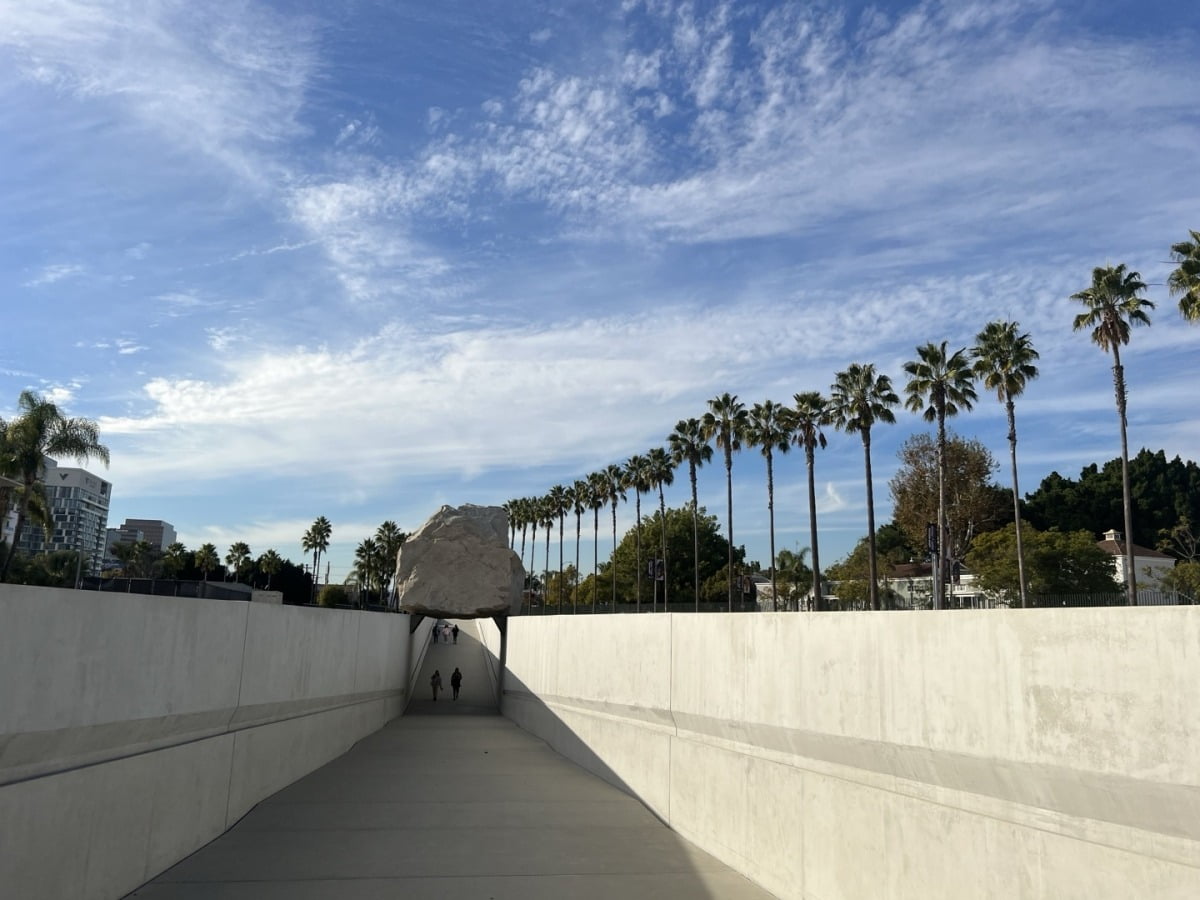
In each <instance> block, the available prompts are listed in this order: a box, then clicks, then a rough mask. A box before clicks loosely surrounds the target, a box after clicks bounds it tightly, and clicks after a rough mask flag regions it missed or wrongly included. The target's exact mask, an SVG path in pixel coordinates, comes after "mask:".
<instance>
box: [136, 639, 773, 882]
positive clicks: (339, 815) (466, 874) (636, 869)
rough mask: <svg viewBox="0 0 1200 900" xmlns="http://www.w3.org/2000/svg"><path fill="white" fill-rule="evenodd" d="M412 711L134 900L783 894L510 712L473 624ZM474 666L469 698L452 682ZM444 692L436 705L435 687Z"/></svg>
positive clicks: (436, 656)
mask: <svg viewBox="0 0 1200 900" xmlns="http://www.w3.org/2000/svg"><path fill="white" fill-rule="evenodd" d="M458 624H459V626H460V628H461V629H462V630H461V632H460V634H459V638H458V644H451V645H446V644H442V643H439V644H436V645H431V646H430V647H429V648H428V652H427V654H426V656H425V661H424V664H423V666H422V670H421V674H420V676H419V678H418V681H417V686H416V688H415V689H414V692H413V693H414V698H413V700H412V702H411V703H410V705H409V707H408V711H407V713H406V714H405V715H404V716H402V717H401V718H399V719H396V720H395V721H393V722H391V723H390V724H389V725H387V726H386V727H385V728H383V729H382V730H381V731H379V732H377V733H376V734H373V735H371V736H370V737H368V738H366V739H364V740H362V741H360V742H359V743H358V744H357V745H355V747H354V748H353V749H352V750H350V752H349V753H346V754H345V755H344V756H341V757H339V758H338V759H336V760H334V761H333V762H331V763H330V764H329V765H327V766H324V767H323V768H321V769H318V770H317V771H316V772H313V773H312V774H311V775H309V776H307V777H306V778H303V779H301V780H300V781H298V782H296V783H295V784H293V785H291V786H290V787H288V788H285V789H284V790H282V791H280V792H279V793H278V794H275V795H274V796H273V797H271V798H269V799H268V800H265V801H264V802H262V803H260V804H259V805H258V806H257V807H255V808H254V809H253V810H251V811H250V813H248V814H247V815H246V816H245V817H244V818H243V819H242V820H241V821H240V822H239V823H238V824H237V825H235V826H234V827H233V828H232V829H230V830H229V831H228V832H226V833H225V834H224V835H222V836H221V837H220V838H218V839H217V840H215V841H213V842H212V843H211V844H209V845H208V846H206V847H203V848H202V849H200V850H198V851H197V852H196V853H194V854H192V855H191V856H190V857H188V858H187V859H185V860H183V861H182V862H180V863H179V864H178V865H176V866H174V867H173V868H171V869H169V870H167V871H166V872H164V873H163V874H162V875H160V876H159V877H158V878H157V879H155V880H154V881H152V882H150V883H149V884H146V885H144V886H143V887H141V888H139V889H138V890H136V891H134V892H133V894H131V895H130V896H131V897H139V898H148V900H185V898H186V900H199V898H204V900H209V898H217V900H250V898H263V900H273V898H278V900H284V898H287V900H310V898H311V900H315V898H337V900H368V898H370V900H374V898H404V900H460V898H461V900H467V898H471V900H539V898H554V900H560V898H572V900H608V898H613V897H617V898H620V900H641V898H659V900H667V898H691V900H703V898H729V900H768V898H770V897H771V895H770V894H768V893H766V892H765V891H763V890H762V889H761V888H758V887H756V886H755V885H753V884H752V883H751V882H749V881H748V880H747V879H745V878H744V877H742V876H741V875H739V874H738V873H736V872H734V871H733V870H732V869H730V868H728V867H727V866H725V865H724V864H722V863H720V862H718V861H717V860H715V859H713V858H712V857H711V856H709V855H708V854H707V853H704V852H703V851H701V850H699V849H698V848H696V847H695V846H693V845H691V844H689V843H688V842H687V841H684V840H683V839H681V838H679V837H678V836H677V835H675V834H674V833H673V832H672V831H671V830H670V829H669V828H667V827H666V826H664V825H663V824H662V823H661V822H659V820H658V819H656V818H655V817H654V816H653V815H651V814H650V813H649V812H648V811H647V810H646V808H645V807H644V806H642V804H641V803H640V802H638V801H637V800H636V799H635V798H633V797H630V796H629V795H628V794H625V793H624V792H622V791H620V790H618V789H617V788H615V787H612V786H611V785H609V784H608V783H607V782H604V781H602V780H601V779H599V778H597V777H595V776H594V775H592V774H590V773H589V772H587V771H585V770H584V769H581V768H579V767H578V766H576V765H574V764H573V763H571V762H568V761H567V760H566V759H564V758H563V757H562V756H560V755H558V754H557V753H555V752H554V751H553V750H551V749H550V748H549V747H548V746H547V745H546V744H545V743H544V742H542V741H541V740H539V739H537V738H535V737H533V736H531V735H529V734H528V733H526V732H524V731H522V730H521V729H519V728H518V727H517V726H516V725H514V724H513V723H512V722H510V721H508V720H507V719H505V718H503V717H501V716H500V715H499V714H498V711H497V709H496V702H495V696H494V689H493V686H492V684H491V683H490V680H489V678H488V676H487V669H486V668H485V662H484V651H483V648H482V646H481V645H480V643H479V641H478V640H477V638H476V635H477V634H478V632H477V630H476V627H475V623H474V622H471V621H460V622H459V623H458ZM455 666H458V667H459V668H460V669H461V670H462V672H463V689H462V694H461V696H460V698H459V700H458V701H457V702H456V701H454V700H452V699H451V691H450V673H451V672H453V671H454V667H455ZM435 668H436V669H439V670H440V671H441V674H442V681H443V684H444V685H445V691H444V692H443V693H442V694H441V695H440V696H439V698H438V700H437V702H436V703H435V702H434V701H433V700H432V699H431V697H430V688H429V678H430V676H431V675H432V674H433V670H434V669H435Z"/></svg>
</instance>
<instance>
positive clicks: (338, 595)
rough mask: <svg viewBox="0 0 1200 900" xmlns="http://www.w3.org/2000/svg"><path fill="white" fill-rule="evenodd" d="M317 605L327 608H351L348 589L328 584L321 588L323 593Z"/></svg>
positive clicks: (318, 598)
mask: <svg viewBox="0 0 1200 900" xmlns="http://www.w3.org/2000/svg"><path fill="white" fill-rule="evenodd" d="M317 605H318V606H325V607H330V608H332V607H334V606H349V605H350V594H349V593H347V591H346V588H345V587H344V586H343V585H340V584H327V585H325V586H324V587H323V588H321V593H320V595H318V597H317Z"/></svg>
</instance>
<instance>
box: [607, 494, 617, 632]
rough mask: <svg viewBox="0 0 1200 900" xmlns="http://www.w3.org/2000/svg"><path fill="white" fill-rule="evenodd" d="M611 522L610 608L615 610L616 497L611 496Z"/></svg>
mask: <svg viewBox="0 0 1200 900" xmlns="http://www.w3.org/2000/svg"><path fill="white" fill-rule="evenodd" d="M612 522H613V552H612V557H611V561H610V562H609V567H610V568H611V570H612V572H611V575H612V577H611V578H609V581H611V582H612V610H610V611H611V612H616V611H617V498H616V497H613V505H612Z"/></svg>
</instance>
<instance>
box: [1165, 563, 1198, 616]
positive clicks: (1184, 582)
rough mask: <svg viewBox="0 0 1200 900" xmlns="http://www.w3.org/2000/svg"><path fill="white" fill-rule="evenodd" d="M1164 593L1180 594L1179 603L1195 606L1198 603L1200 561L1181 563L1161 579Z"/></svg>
mask: <svg viewBox="0 0 1200 900" xmlns="http://www.w3.org/2000/svg"><path fill="white" fill-rule="evenodd" d="M1161 583H1162V587H1163V590H1164V591H1174V592H1175V593H1178V594H1181V595H1182V597H1181V601H1184V602H1186V603H1188V604H1191V605H1195V604H1198V603H1200V561H1197V560H1194V559H1192V560H1188V561H1187V562H1181V563H1179V564H1178V565H1177V566H1175V568H1174V569H1172V570H1171V571H1170V572H1168V573H1167V574H1166V575H1165V576H1163V578H1162V582H1161Z"/></svg>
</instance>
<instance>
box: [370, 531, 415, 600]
mask: <svg viewBox="0 0 1200 900" xmlns="http://www.w3.org/2000/svg"><path fill="white" fill-rule="evenodd" d="M407 538H408V535H407V534H405V533H404V532H403V531H401V530H400V526H399V525H397V524H396V523H395V522H393V521H392V520H391V519H387V520H385V521H384V522H382V523H380V525H379V527H378V528H376V529H375V543H376V544H377V545H378V548H379V561H380V564H379V599H380V601H382V600H383V595H384V594H385V593H387V592H388V589H389V587H390V585H391V582H392V578H393V576H394V575H395V574H396V562H397V557H398V556H399V555H400V546H401V545H402V544H403V543H404V541H405V540H406V539H407Z"/></svg>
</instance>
